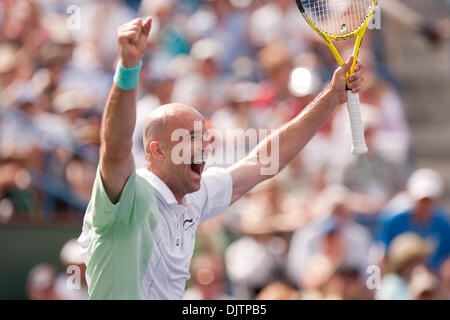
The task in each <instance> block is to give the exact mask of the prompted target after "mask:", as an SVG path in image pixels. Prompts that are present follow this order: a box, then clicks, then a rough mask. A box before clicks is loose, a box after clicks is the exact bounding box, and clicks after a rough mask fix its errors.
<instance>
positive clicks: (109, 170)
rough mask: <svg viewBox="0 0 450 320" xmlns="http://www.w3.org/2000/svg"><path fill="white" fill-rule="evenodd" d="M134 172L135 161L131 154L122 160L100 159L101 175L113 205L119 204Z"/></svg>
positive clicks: (106, 157) (103, 156)
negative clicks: (121, 195)
mask: <svg viewBox="0 0 450 320" xmlns="http://www.w3.org/2000/svg"><path fill="white" fill-rule="evenodd" d="M133 171H134V159H133V155H132V154H131V153H130V154H129V155H128V156H127V157H126V158H124V159H122V160H117V159H113V158H111V157H108V156H106V155H104V154H103V155H102V156H101V157H100V175H101V178H102V181H103V185H104V188H105V191H106V194H107V195H108V198H109V199H110V201H111V202H112V203H114V204H115V203H117V201H118V200H119V198H120V194H121V193H122V190H123V188H124V187H125V184H126V182H127V180H128V178H129V177H130V176H131V174H132V173H133Z"/></svg>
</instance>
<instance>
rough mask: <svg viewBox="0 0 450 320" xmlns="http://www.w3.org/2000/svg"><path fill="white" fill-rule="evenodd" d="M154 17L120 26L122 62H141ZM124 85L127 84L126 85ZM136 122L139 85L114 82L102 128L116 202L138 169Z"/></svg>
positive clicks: (106, 171)
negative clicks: (133, 85)
mask: <svg viewBox="0 0 450 320" xmlns="http://www.w3.org/2000/svg"><path fill="white" fill-rule="evenodd" d="M151 21H152V20H151V18H147V19H145V21H143V20H142V19H140V18H139V19H135V20H133V21H131V22H128V23H126V24H124V25H122V26H120V27H119V28H118V29H117V38H118V42H119V53H120V62H119V63H121V65H122V66H123V67H125V68H134V67H137V66H139V64H140V61H141V58H142V56H143V54H144V50H145V48H146V46H147V39H148V35H149V33H150V28H151ZM122 87H123V86H122ZM135 125H136V87H134V88H131V89H128V90H124V89H121V88H120V87H119V86H118V85H117V84H116V81H114V83H113V84H112V86H111V89H110V92H109V95H108V99H107V101H106V106H105V111H104V113H103V119H102V126H101V131H100V139H101V140H100V174H101V177H102V180H103V185H104V186H105V189H106V192H107V194H108V197H109V198H110V200H111V201H112V202H113V203H116V202H117V201H118V199H119V197H120V194H121V192H122V189H123V187H124V186H125V183H126V181H127V179H128V177H129V176H130V175H131V174H132V172H133V170H134V159H133V155H132V153H131V148H132V144H133V142H132V136H133V131H134V127H135Z"/></svg>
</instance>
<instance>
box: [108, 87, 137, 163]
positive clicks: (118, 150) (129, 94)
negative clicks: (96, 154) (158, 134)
mask: <svg viewBox="0 0 450 320" xmlns="http://www.w3.org/2000/svg"><path fill="white" fill-rule="evenodd" d="M135 125H136V88H134V89H131V90H122V89H120V88H119V87H118V86H117V85H116V84H113V85H112V86H111V90H110V92H109V95H108V99H107V102H106V107H105V111H104V114H103V120H102V128H101V155H102V157H107V158H110V159H111V158H113V159H117V160H120V159H125V158H127V157H128V156H129V155H130V154H131V148H132V143H133V142H132V136H133V131H134V127H135Z"/></svg>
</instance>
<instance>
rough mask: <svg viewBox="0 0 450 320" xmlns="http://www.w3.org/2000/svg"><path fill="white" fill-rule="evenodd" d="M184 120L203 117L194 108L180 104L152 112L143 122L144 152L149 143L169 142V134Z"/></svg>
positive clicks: (166, 106) (164, 106)
mask: <svg viewBox="0 0 450 320" xmlns="http://www.w3.org/2000/svg"><path fill="white" fill-rule="evenodd" d="M186 119H197V120H204V117H203V116H202V114H201V113H200V112H198V111H197V110H196V109H195V108H194V107H191V106H188V105H185V104H181V103H171V104H165V105H162V106H160V107H158V108H156V109H155V110H153V111H152V112H151V113H150V115H149V116H148V117H147V119H146V121H145V126H144V132H143V144H144V150H145V151H146V152H148V150H147V146H148V142H149V141H152V140H159V141H162V142H167V141H169V140H170V135H171V132H172V131H173V130H174V129H177V125H179V124H181V122H182V121H183V120H186Z"/></svg>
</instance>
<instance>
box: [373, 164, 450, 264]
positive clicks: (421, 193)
mask: <svg viewBox="0 0 450 320" xmlns="http://www.w3.org/2000/svg"><path fill="white" fill-rule="evenodd" d="M407 190H408V193H409V196H410V197H411V199H412V200H413V205H412V207H411V208H410V209H408V210H406V211H403V212H402V213H399V214H397V215H394V216H389V217H387V218H385V219H384V220H382V221H381V233H380V241H381V242H382V244H383V245H385V246H386V247H389V246H390V244H391V242H392V239H394V238H395V237H396V236H397V235H399V234H402V233H405V232H414V233H416V234H418V235H419V236H421V237H422V238H424V239H428V240H430V241H432V242H433V244H434V248H435V249H434V251H433V253H432V254H431V256H430V259H429V261H428V263H429V266H430V267H431V268H433V269H437V268H439V266H440V265H441V264H442V263H443V262H444V261H445V260H446V259H448V258H449V257H450V224H449V222H448V216H447V214H446V213H443V210H442V207H440V206H438V204H437V202H438V199H439V198H440V196H441V195H442V194H443V191H444V184H443V182H442V177H441V176H440V174H439V173H438V172H436V171H434V170H432V169H418V170H416V171H415V172H413V174H412V175H411V177H410V179H409V181H408V185H407Z"/></svg>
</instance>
